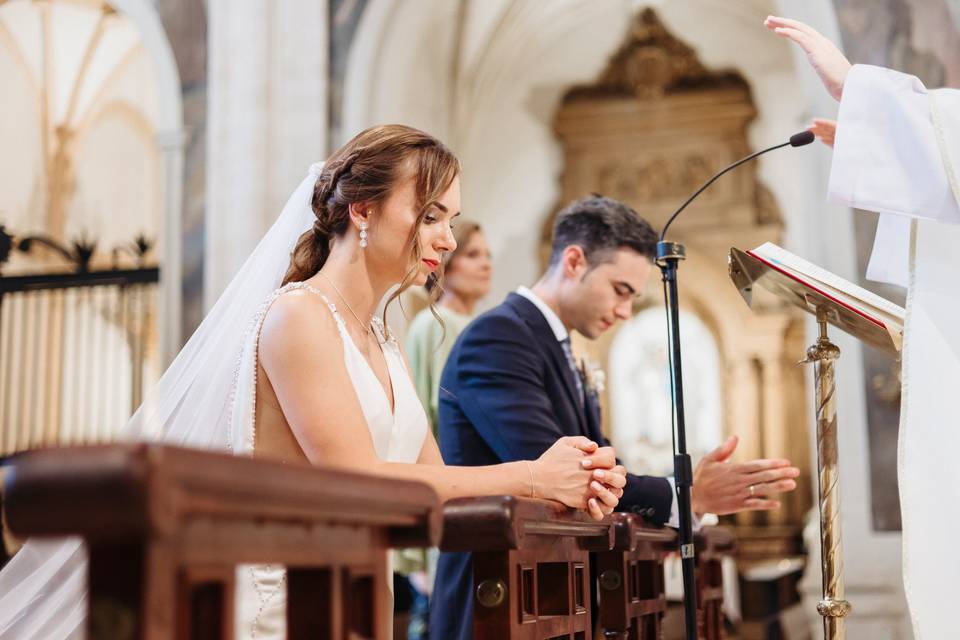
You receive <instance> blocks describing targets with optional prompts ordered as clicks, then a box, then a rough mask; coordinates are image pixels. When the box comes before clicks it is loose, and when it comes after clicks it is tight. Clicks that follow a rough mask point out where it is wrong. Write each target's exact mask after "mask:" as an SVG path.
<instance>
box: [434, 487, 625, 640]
mask: <svg viewBox="0 0 960 640" xmlns="http://www.w3.org/2000/svg"><path fill="white" fill-rule="evenodd" d="M443 520H444V526H443V537H442V540H441V543H440V548H441V549H442V550H444V551H472V552H473V581H474V582H473V584H474V608H473V612H474V613H473V631H474V640H507V639H510V640H548V639H550V640H552V639H555V638H562V639H563V640H568V639H569V640H590V639H591V638H592V637H593V629H592V626H593V623H592V620H591V617H592V616H591V609H592V605H591V602H590V600H591V598H590V587H591V585H590V557H589V556H590V553H589V552H590V551H591V550H593V551H596V550H609V549H610V547H611V545H612V535H613V529H612V528H611V526H610V523H609V522H607V521H604V522H595V521H594V520H592V519H590V517H589V516H587V515H586V514H585V513H582V512H576V511H573V510H571V509H567V508H566V507H564V506H563V505H560V504H558V503H555V502H549V501H545V500H531V499H525V498H513V497H509V496H492V497H484V498H464V499H458V500H452V501H450V502H448V503H446V505H445V507H444V513H443Z"/></svg>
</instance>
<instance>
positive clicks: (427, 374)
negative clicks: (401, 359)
mask: <svg viewBox="0 0 960 640" xmlns="http://www.w3.org/2000/svg"><path fill="white" fill-rule="evenodd" d="M435 308H436V310H437V315H439V316H440V318H442V319H443V325H444V326H441V325H440V323H439V322H437V319H436V318H434V317H433V314H432V313H431V312H430V309H429V308H427V309H424V310H423V311H421V312H420V313H418V314H417V315H416V317H415V318H414V319H413V322H411V323H410V328H409V329H408V330H407V339H406V349H407V357H408V358H409V359H410V368H411V369H412V370H413V384H414V387H415V388H416V390H417V396H418V397H419V398H420V402H422V403H423V407H424V409H425V410H426V412H427V418H429V420H430V426H431V428H432V429H433V435H434V436H436V435H437V427H438V422H437V410H438V407H439V402H438V401H439V393H440V374H442V373H443V365H444V364H446V362H447V356H449V355H450V350H451V349H452V348H453V343H454V342H456V340H457V336H459V335H460V333H461V332H462V331H463V330H464V329H465V328H466V327H467V325H468V324H470V321H471V320H473V316H466V315H463V314H460V313H457V312H456V311H451V310H450V309H446V308H444V307H440V306H438V307H435Z"/></svg>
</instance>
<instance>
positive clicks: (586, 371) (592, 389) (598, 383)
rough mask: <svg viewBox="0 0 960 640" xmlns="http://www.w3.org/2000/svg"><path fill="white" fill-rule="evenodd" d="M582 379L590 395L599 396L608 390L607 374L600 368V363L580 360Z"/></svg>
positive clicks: (585, 359)
mask: <svg viewBox="0 0 960 640" xmlns="http://www.w3.org/2000/svg"><path fill="white" fill-rule="evenodd" d="M580 377H581V378H583V386H584V387H585V388H586V390H587V392H588V393H592V394H594V395H599V394H601V393H603V390H604V389H606V388H607V385H606V382H607V374H605V373H604V372H603V369H601V368H600V364H599V363H598V362H594V361H593V360H588V359H587V358H583V359H582V360H580Z"/></svg>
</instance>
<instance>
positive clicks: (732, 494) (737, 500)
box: [691, 436, 800, 515]
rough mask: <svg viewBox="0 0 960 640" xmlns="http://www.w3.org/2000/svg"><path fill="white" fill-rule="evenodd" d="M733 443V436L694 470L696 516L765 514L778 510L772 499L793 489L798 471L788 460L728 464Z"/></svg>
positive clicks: (692, 497) (693, 501) (735, 442)
mask: <svg viewBox="0 0 960 640" xmlns="http://www.w3.org/2000/svg"><path fill="white" fill-rule="evenodd" d="M737 443H738V439H737V436H730V437H729V438H728V439H727V441H726V442H724V443H723V444H722V445H720V446H719V447H717V448H716V449H714V450H713V451H711V452H710V453H708V454H707V455H705V456H704V457H703V459H702V460H700V463H699V464H698V465H697V468H696V470H694V472H693V490H692V492H691V494H692V495H691V502H692V503H693V510H694V511H695V512H696V513H699V514H703V513H715V514H717V515H726V514H728V513H737V512H739V511H769V510H771V509H777V508H779V507H780V502H779V501H778V500H776V499H774V496H776V495H778V494H780V493H786V492H787V491H793V490H794V489H796V488H797V483H796V480H795V478H797V477H798V476H799V475H800V470H799V469H798V468H796V467H794V466H791V465H790V461H789V460H784V459H770V460H767V459H763V460H750V461H748V462H730V456H732V455H733V452H734V451H735V450H736V448H737Z"/></svg>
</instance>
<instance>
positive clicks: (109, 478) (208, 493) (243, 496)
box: [6, 444, 441, 640]
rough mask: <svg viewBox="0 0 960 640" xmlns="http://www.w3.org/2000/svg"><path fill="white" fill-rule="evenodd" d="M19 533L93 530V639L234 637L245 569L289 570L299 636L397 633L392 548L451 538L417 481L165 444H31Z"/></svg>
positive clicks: (292, 623) (12, 492) (15, 494)
mask: <svg viewBox="0 0 960 640" xmlns="http://www.w3.org/2000/svg"><path fill="white" fill-rule="evenodd" d="M6 508H7V514H8V517H9V521H10V525H11V528H12V530H13V531H14V532H15V533H16V534H18V535H20V536H62V535H79V536H83V537H84V538H85V540H86V542H87V545H88V549H89V551H90V564H89V579H90V598H89V615H88V638H89V639H90V640H101V639H106V638H109V639H110V640H126V639H128V638H129V639H144V640H168V639H172V638H178V639H185V638H192V639H196V640H211V639H225V638H230V637H232V636H233V633H232V627H233V588H234V573H235V569H234V567H235V565H237V564H242V563H244V564H245V563H274V564H282V565H286V566H287V567H288V574H287V589H288V611H287V620H288V637H289V638H293V639H300V638H322V639H331V640H334V639H341V638H343V639H347V638H350V639H351V640H356V639H359V638H374V639H377V640H381V639H383V640H386V639H387V638H388V637H389V635H390V633H391V618H392V607H391V602H390V596H389V593H388V592H387V591H386V589H385V588H378V587H381V586H382V587H385V586H386V584H387V580H388V578H389V576H388V575H387V549H388V548H389V547H394V546H397V547H412V546H429V545H431V544H435V543H436V542H437V540H438V538H439V528H440V517H441V516H440V509H439V503H438V500H437V497H436V494H435V493H434V492H433V491H432V490H431V489H430V488H429V487H427V486H426V485H424V484H421V483H417V482H404V481H399V480H385V479H382V478H375V477H372V476H366V475H361V474H356V473H348V472H344V471H334V470H328V469H321V468H316V467H310V466H307V465H285V464H279V463H275V462H270V461H265V460H259V459H258V460H255V459H251V458H244V457H235V456H229V455H224V454H219V453H210V452H203V451H197V450H188V449H177V448H173V447H166V446H160V445H148V444H129V445H110V446H98V447H78V448H67V449H57V450H50V451H40V452H32V453H27V454H24V455H22V456H21V457H19V458H18V459H17V460H16V463H15V465H14V468H13V471H12V473H9V474H8V476H7V481H6Z"/></svg>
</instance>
